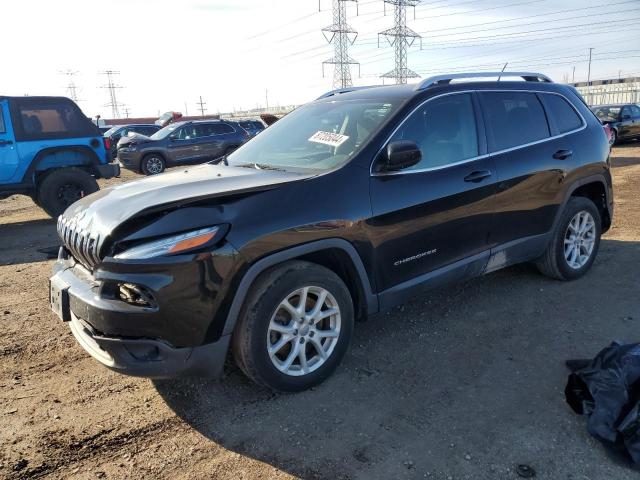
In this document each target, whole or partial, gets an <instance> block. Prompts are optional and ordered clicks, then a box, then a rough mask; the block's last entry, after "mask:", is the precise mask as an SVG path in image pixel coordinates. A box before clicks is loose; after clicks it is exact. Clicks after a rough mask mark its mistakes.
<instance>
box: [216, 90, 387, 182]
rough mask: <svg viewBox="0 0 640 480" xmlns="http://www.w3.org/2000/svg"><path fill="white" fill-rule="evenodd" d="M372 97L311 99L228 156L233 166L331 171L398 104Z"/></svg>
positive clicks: (355, 150)
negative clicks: (312, 101) (368, 98)
mask: <svg viewBox="0 0 640 480" xmlns="http://www.w3.org/2000/svg"><path fill="white" fill-rule="evenodd" d="M396 107H397V105H396V104H394V103H389V102H380V101H372V100H351V101H333V102H323V103H310V104H308V105H305V106H303V107H300V108H299V109H297V110H294V111H293V112H291V113H290V114H289V115H287V116H285V117H284V118H282V119H281V120H279V121H277V122H276V123H274V124H273V125H272V126H271V127H269V128H268V129H266V130H265V131H264V132H263V133H261V134H260V135H258V136H257V137H255V138H254V139H252V140H251V141H250V142H248V143H246V144H244V145H243V146H242V147H241V148H239V149H238V150H236V151H235V152H233V153H232V154H230V155H229V156H228V157H227V161H228V163H229V165H233V166H248V167H254V168H275V169H282V170H286V169H287V168H291V169H296V170H297V169H309V170H329V169H332V168H335V167H337V166H339V165H342V164H344V163H346V162H347V161H349V160H350V159H351V158H353V156H354V155H355V154H356V153H357V152H358V151H359V150H360V148H361V147H362V146H363V145H364V144H365V142H366V141H367V140H368V139H369V138H370V137H371V134H372V133H373V132H374V131H375V130H376V128H377V127H378V126H380V125H381V124H382V122H383V121H384V120H385V119H387V118H388V117H389V116H390V115H391V113H392V112H393V111H394V110H395V109H396Z"/></svg>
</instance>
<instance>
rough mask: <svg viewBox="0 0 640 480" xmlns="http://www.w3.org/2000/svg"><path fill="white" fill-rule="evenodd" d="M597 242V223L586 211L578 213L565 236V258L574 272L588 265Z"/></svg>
mask: <svg viewBox="0 0 640 480" xmlns="http://www.w3.org/2000/svg"><path fill="white" fill-rule="evenodd" d="M595 242H596V222H595V220H594V219H593V215H591V214H590V213H589V212H587V211H586V210H581V211H579V212H578V213H576V214H575V215H574V216H573V218H572V219H571V221H570V222H569V225H568V227H567V231H566V232H565V235H564V258H565V260H566V261H567V265H569V266H570V267H571V268H573V269H574V270H578V269H580V268H582V267H583V266H585V265H586V263H587V262H588V261H589V259H590V258H591V254H592V253H593V247H594V245H595Z"/></svg>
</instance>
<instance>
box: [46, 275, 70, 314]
mask: <svg viewBox="0 0 640 480" xmlns="http://www.w3.org/2000/svg"><path fill="white" fill-rule="evenodd" d="M49 304H50V305H51V310H53V311H54V313H55V314H56V315H58V317H60V320H62V321H63V322H70V321H71V308H70V307H69V285H67V283H66V282H64V281H63V280H61V279H59V278H57V277H53V278H51V280H50V281H49Z"/></svg>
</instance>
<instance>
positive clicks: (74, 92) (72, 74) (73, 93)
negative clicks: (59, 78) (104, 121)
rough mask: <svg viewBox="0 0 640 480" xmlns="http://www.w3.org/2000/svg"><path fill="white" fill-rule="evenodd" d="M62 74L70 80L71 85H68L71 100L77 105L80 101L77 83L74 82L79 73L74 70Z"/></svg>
mask: <svg viewBox="0 0 640 480" xmlns="http://www.w3.org/2000/svg"><path fill="white" fill-rule="evenodd" d="M60 73H61V74H62V75H65V76H66V77H67V78H68V82H69V83H67V92H68V93H69V98H71V100H73V101H74V102H76V103H77V102H78V101H79V99H78V87H77V86H76V82H75V81H74V80H73V77H75V76H76V75H77V74H78V72H77V71H74V70H65V71H61V72H60Z"/></svg>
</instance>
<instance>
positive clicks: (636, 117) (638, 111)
mask: <svg viewBox="0 0 640 480" xmlns="http://www.w3.org/2000/svg"><path fill="white" fill-rule="evenodd" d="M629 108H630V109H631V119H632V132H633V135H634V137H640V107H639V106H637V105H631V106H630V107H629Z"/></svg>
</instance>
